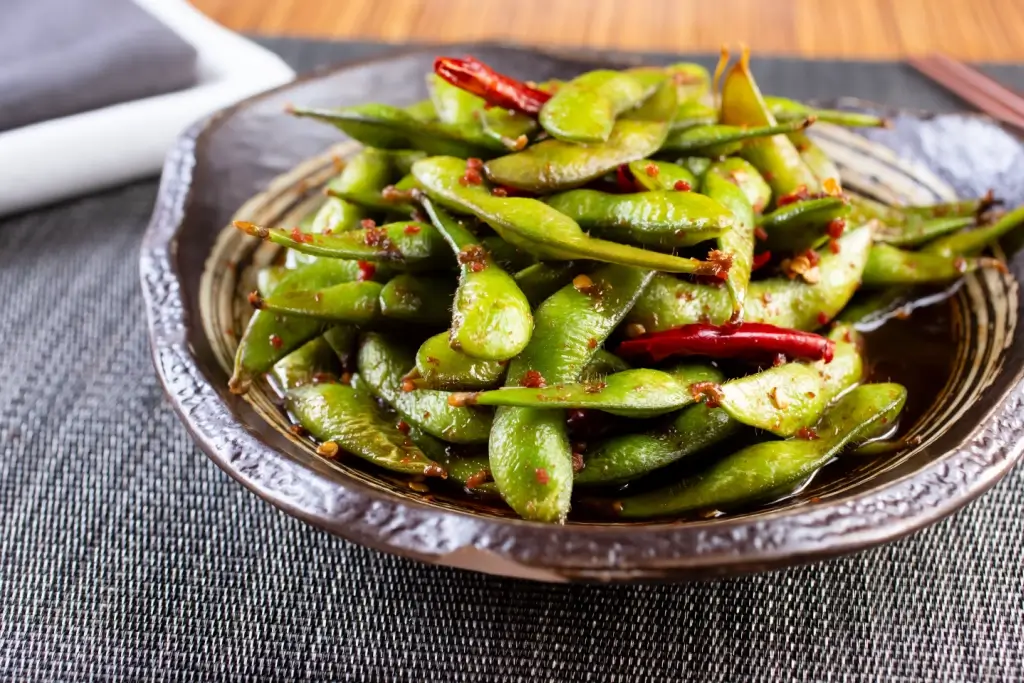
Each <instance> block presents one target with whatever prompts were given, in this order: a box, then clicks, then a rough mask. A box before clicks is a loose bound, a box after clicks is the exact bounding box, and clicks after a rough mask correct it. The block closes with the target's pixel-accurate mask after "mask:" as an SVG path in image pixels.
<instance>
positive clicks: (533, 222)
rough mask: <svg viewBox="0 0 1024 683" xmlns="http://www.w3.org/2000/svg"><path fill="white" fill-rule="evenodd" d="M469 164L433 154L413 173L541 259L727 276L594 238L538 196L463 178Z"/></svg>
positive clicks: (438, 197) (439, 197)
mask: <svg viewBox="0 0 1024 683" xmlns="http://www.w3.org/2000/svg"><path fill="white" fill-rule="evenodd" d="M465 172H466V162H465V161H463V160H462V159H456V158H454V157H433V158H430V159H424V160H423V161H419V162H416V164H414V165H413V173H414V174H415V175H416V179H417V180H419V181H420V183H421V184H422V185H423V187H424V188H426V192H427V194H428V195H429V196H430V198H431V199H433V200H434V201H436V202H438V203H439V204H441V205H443V206H445V207H447V208H449V209H451V210H453V211H456V212H459V213H471V214H473V215H475V216H476V217H477V218H479V219H480V220H482V221H484V222H486V223H487V224H488V225H490V226H491V227H492V228H494V230H495V231H496V232H497V233H498V234H499V235H501V236H502V237H503V238H504V239H505V240H506V241H507V242H509V243H511V244H512V245H514V246H516V247H518V248H520V249H523V250H524V251H528V252H530V253H532V254H534V255H535V256H537V257H539V258H546V259H552V260H562V261H565V260H571V259H575V258H584V259H592V260H596V261H606V262H609V263H618V264H621V265H629V266H637V267H641V268H655V269H659V270H664V271H668V272H676V273H693V274H706V275H710V276H712V277H721V276H724V274H725V270H726V268H725V266H724V265H723V264H722V263H720V262H716V261H699V260H697V259H692V258H682V257H678V256H672V255H670V254H661V253H657V252H653V251H647V250H645V249H640V248H637V247H632V246H629V245H625V244H618V243H615V242H608V241H605V240H600V239H595V238H592V237H590V236H588V235H587V234H586V233H584V232H583V230H582V229H580V226H579V225H578V224H577V223H576V221H574V220H572V219H571V218H569V217H568V216H566V215H565V214H563V213H561V212H559V211H557V210H556V209H553V208H552V207H550V206H548V205H547V204H545V203H543V202H541V201H538V200H536V199H526V198H522V197H496V196H494V195H492V194H491V193H490V191H489V189H488V188H487V187H485V186H484V185H482V184H481V185H475V184H471V183H470V184H467V183H463V182H460V178H462V177H463V174H464V173H465Z"/></svg>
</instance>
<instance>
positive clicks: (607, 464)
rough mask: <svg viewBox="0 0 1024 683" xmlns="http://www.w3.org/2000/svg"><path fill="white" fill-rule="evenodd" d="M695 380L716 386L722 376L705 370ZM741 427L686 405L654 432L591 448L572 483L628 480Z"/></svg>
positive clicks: (621, 437) (708, 410) (716, 412)
mask: <svg viewBox="0 0 1024 683" xmlns="http://www.w3.org/2000/svg"><path fill="white" fill-rule="evenodd" d="M694 379H695V381H699V382H706V383H710V384H718V383H720V382H721V381H722V373H721V372H720V371H719V370H717V369H715V368H711V367H705V368H704V374H703V376H699V377H698V376H695V377H694ZM740 427H741V425H740V423H738V422H736V421H735V420H733V419H732V418H731V417H729V415H728V414H727V413H726V412H725V411H724V410H722V409H721V408H711V407H709V406H708V405H707V404H704V403H698V404H696V405H691V406H687V407H686V408H683V409H682V410H680V411H679V412H678V413H676V414H675V415H674V416H672V417H670V418H668V421H667V422H666V423H664V424H663V425H661V426H659V427H657V428H655V429H651V430H648V431H645V432H641V433H637V434H622V435H618V436H613V437H611V438H609V439H605V440H603V441H599V442H597V443H596V444H594V445H592V446H591V447H590V448H588V449H587V451H586V453H585V455H584V457H583V462H584V467H583V469H582V470H581V471H579V472H577V473H576V476H575V478H574V480H573V483H574V484H579V485H580V486H600V485H607V484H621V483H624V482H627V481H631V480H633V479H636V478H638V477H641V476H643V475H645V474H647V473H648V472H652V471H654V470H656V469H659V468H661V467H665V466H666V465H670V464H671V463H673V462H675V461H677V460H679V459H680V458H684V457H686V456H687V455H690V454H692V453H696V452H698V451H700V450H703V449H704V448H707V447H709V446H711V445H713V444H715V443H718V442H720V441H723V440H725V439H727V438H729V437H730V436H732V435H733V434H735V433H737V432H738V431H739V430H740Z"/></svg>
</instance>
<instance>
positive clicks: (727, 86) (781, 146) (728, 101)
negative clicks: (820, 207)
mask: <svg viewBox="0 0 1024 683" xmlns="http://www.w3.org/2000/svg"><path fill="white" fill-rule="evenodd" d="M721 101H722V106H721V109H722V123H724V124H730V125H734V126H775V125H783V126H784V125H786V124H785V123H783V124H777V122H776V120H775V117H774V116H773V115H772V113H771V111H770V110H769V108H768V105H766V104H765V101H764V98H763V97H762V96H761V90H760V89H759V88H758V87H757V83H756V82H755V81H754V77H753V75H752V74H751V73H750V60H749V55H748V54H747V53H744V54H743V56H742V57H741V59H740V60H739V61H738V62H737V63H736V64H735V65H733V68H732V69H730V70H729V73H728V74H727V75H726V77H725V80H724V81H723V83H722V99H721ZM790 123H792V122H790ZM786 132H793V131H786ZM740 156H742V157H743V158H744V159H746V160H747V161H749V162H750V163H751V164H753V165H754V167H755V168H756V169H757V170H758V171H760V172H761V175H762V176H763V177H764V179H765V180H767V181H768V184H769V185H771V188H772V193H773V194H774V195H775V197H776V198H778V197H781V196H783V195H787V194H790V193H792V192H794V191H795V190H797V189H798V188H800V187H806V188H807V189H808V190H809V191H811V192H817V191H819V190H820V189H821V185H820V183H819V181H818V179H817V177H815V175H814V173H813V172H812V171H811V169H810V168H808V166H807V164H806V163H805V162H804V160H803V159H802V158H801V157H800V153H799V152H798V151H797V149H796V147H795V146H794V145H793V143H792V142H791V141H790V140H789V138H787V137H786V136H785V135H773V136H770V137H760V138H757V139H756V140H752V141H750V142H749V143H748V144H747V145H745V146H744V147H743V148H742V150H740Z"/></svg>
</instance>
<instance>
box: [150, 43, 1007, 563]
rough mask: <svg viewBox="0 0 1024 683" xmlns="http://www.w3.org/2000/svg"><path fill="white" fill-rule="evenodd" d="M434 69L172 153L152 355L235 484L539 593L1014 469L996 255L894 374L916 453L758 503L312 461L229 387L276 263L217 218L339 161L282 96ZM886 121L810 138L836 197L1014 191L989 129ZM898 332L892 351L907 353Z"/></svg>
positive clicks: (547, 63)
mask: <svg viewBox="0 0 1024 683" xmlns="http://www.w3.org/2000/svg"><path fill="white" fill-rule="evenodd" d="M473 51H474V53H476V54H477V55H478V56H479V57H480V58H482V59H483V60H484V61H486V62H489V63H491V64H492V65H494V66H495V67H496V68H498V69H500V70H503V71H507V72H510V73H512V74H513V75H519V76H521V77H524V78H526V77H529V78H534V79H536V80H544V79H547V78H551V77H562V78H564V77H569V76H572V75H573V74H576V73H579V72H580V71H582V70H586V69H589V68H596V67H600V66H606V65H607V62H604V63H601V62H600V61H597V60H577V59H571V58H565V57H559V56H554V55H549V54H544V53H539V52H536V51H530V50H523V49H514V48H505V47H496V46H480V47H475V48H473ZM433 57H434V54H433V52H426V51H420V52H408V53H403V54H400V55H397V56H393V57H389V58H386V59H380V60H375V61H371V62H365V63H360V64H355V65H350V66H346V67H344V68H340V69H336V70H331V71H325V72H321V73H317V74H314V75H312V76H309V77H307V78H305V79H302V80H299V81H297V82H295V83H292V84H289V85H287V86H284V87H282V88H279V89H277V90H274V91H271V92H268V93H265V94H262V95H259V96H256V97H254V98H251V99H249V100H246V101H244V102H242V103H240V104H238V105H236V106H234V107H231V108H229V109H226V110H224V111H222V112H220V113H218V114H217V115H215V116H213V117H211V118H210V119H208V120H206V121H203V122H201V123H199V124H197V125H195V126H194V127H192V128H191V129H190V130H189V131H187V132H186V133H185V134H184V135H183V136H182V137H181V138H180V139H179V140H178V142H177V144H176V146H175V147H174V149H173V151H172V152H171V154H170V155H169V158H168V160H167V164H166V166H165V169H164V174H163V180H162V183H161V187H160V193H159V197H158V200H157V204H156V208H155V211H154V214H153V218H152V222H151V224H150V227H149V230H148V232H147V234H146V237H145V241H144V244H143V249H142V262H141V272H142V284H143V288H144V291H145V296H146V302H147V313H148V321H149V331H150V338H151V342H152V350H153V357H154V361H155V364H156V367H157V370H158V372H159V374H160V378H161V380H162V382H163V384H164V387H165V389H166V392H167V395H168V397H169V399H170V401H171V403H172V405H173V406H174V408H175V410H176V411H177V412H178V414H179V415H180V416H181V419H182V420H183V422H184V423H185V425H186V426H187V428H188V430H189V431H190V432H191V434H192V436H193V437H194V438H195V439H196V441H197V443H198V444H199V445H200V446H201V447H202V449H203V450H204V451H205V452H206V453H207V454H208V455H209V456H210V457H211V458H212V459H213V460H214V461H215V462H216V463H217V464H218V465H219V466H220V467H222V468H223V469H224V470H225V471H227V472H228V473H229V474H230V475H231V476H233V477H234V478H235V479H237V480H238V481H239V482H240V483H241V484H242V485H243V486H246V487H247V488H249V489H250V490H252V491H253V492H254V493H256V494H257V495H259V496H261V497H262V498H264V499H265V500H267V501H268V502H269V503H271V504H273V505H276V506H277V507H279V508H281V509H283V510H285V511H287V512H288V513H290V514H292V515H295V516H296V517H299V518H300V519H303V520H305V521H307V522H309V523H311V524H314V525H316V526H319V527H322V528H323V529H325V530H327V531H329V532H331V533H335V534H338V535H341V536H343V537H345V538H348V539H350V540H352V541H354V542H357V543H362V544H365V545H368V546H371V547H374V548H377V549H380V550H383V551H387V552H393V553H397V554H400V555H404V556H407V557H412V558H416V559H419V560H422V561H425V562H431V563H438V564H446V565H451V566H455V567H462V568H468V569H473V570H478V571H484V572H490V573H496V574H503V575H508V576H515V577H524V578H531V579H538V580H548V581H566V580H602V581H620V580H636V579H654V578H657V579H689V578H698V577H707V576H716V575H725V574H734V573H740V572H749V571H756V570H762V569H768V568H773V567H780V566H784V565H791V564H797V563H802V562H807V561H811V560H817V559H823V558H827V557H832V556H836V555H840V554H843V553H849V552H852V551H855V550H858V549H861V548H865V547H868V546H871V545H874V544H877V543H881V542H885V541H889V540H892V539H894V538H897V537H900V536H902V535H904V534H907V533H909V532H911V531H913V530H915V529H918V528H920V527H922V526H924V525H926V524H930V523H932V522H934V521H936V520H938V519H940V518H941V517H943V516H944V515H947V514H949V513H950V512H952V511H954V510H956V509H957V508H959V507H961V506H963V505H964V504H966V503H967V502H968V501H970V500H971V499H972V498H974V497H975V496H977V495H978V494H980V493H981V492H982V491H984V490H985V489H987V488H988V487H990V486H991V485H992V484H993V483H994V482H995V481H997V480H998V479H999V478H1000V477H1001V476H1002V475H1003V474H1004V473H1005V472H1006V471H1007V470H1008V469H1009V468H1010V466H1011V465H1012V464H1013V463H1014V461H1015V460H1017V459H1018V458H1019V456H1020V452H1021V444H1022V436H1024V425H1022V422H1021V400H1022V387H1021V360H1022V358H1024V334H1022V332H1021V330H1020V329H1019V325H1018V318H1019V315H1020V306H1021V302H1020V297H1019V296H1018V285H1017V281H1018V279H1019V278H1020V277H1021V275H1022V271H1024V258H1018V259H1015V260H1013V261H1012V262H1011V264H1010V265H1011V268H1010V270H1011V273H1010V274H1007V275H1004V274H1000V273H998V272H995V271H986V272H984V273H982V274H979V275H974V276H970V277H968V278H966V279H965V281H964V282H963V284H962V286H960V287H959V289H958V291H957V293H956V294H955V295H954V297H953V298H952V300H951V302H950V303H949V304H948V305H947V307H946V308H945V309H944V310H945V313H944V315H943V317H941V320H942V321H944V322H942V324H943V325H946V326H947V327H946V328H944V329H945V330H946V331H947V332H948V339H949V342H948V344H949V347H948V348H944V349H941V350H942V354H940V355H942V357H943V358H944V359H945V360H944V361H943V363H942V364H940V367H939V368H938V369H937V370H936V369H933V368H931V367H929V366H928V365H927V364H925V365H915V366H913V367H915V368H918V374H920V375H922V377H921V379H922V380H923V381H924V386H928V387H930V388H929V389H928V390H927V391H918V392H917V395H916V397H915V396H914V394H912V400H914V401H917V402H918V404H919V405H918V407H917V409H916V413H917V418H916V420H915V423H914V424H913V426H912V427H911V434H913V435H916V436H918V437H920V439H921V441H920V444H919V445H918V446H916V447H914V448H913V449H911V450H907V451H904V452H901V453H899V454H897V455H895V456H893V455H888V456H882V457H875V458H863V459H860V460H856V461H854V462H853V464H847V465H845V466H843V467H842V468H841V469H835V470H828V468H826V470H828V471H829V472H830V474H829V476H823V477H820V478H819V479H816V480H815V481H814V482H812V484H811V485H810V486H808V487H807V488H806V489H804V490H803V491H802V492H801V493H799V494H798V495H796V496H794V497H792V498H789V499H787V500H785V501H783V502H780V503H778V504H775V505H772V506H767V507H764V508H759V509H757V510H753V511H750V512H747V513H743V514H732V515H729V516H724V517H720V518H714V519H706V520H699V519H698V520H689V521H667V522H665V521H660V522H650V523H643V524H637V523H603V522H602V523H598V522H594V523H570V524H567V525H565V526H551V525H544V524H537V523H531V522H526V521H522V520H519V519H515V518H512V517H511V516H509V515H508V514H503V513H502V512H501V510H500V509H497V508H490V507H486V506H475V505H473V506H470V505H467V504H466V503H465V502H464V501H462V500H460V499H458V498H448V497H446V496H444V495H440V494H436V493H433V492H432V493H430V494H423V493H418V492H416V491H414V490H412V489H410V488H409V487H408V486H407V485H406V483H405V482H404V481H402V480H401V479H395V478H391V477H388V476H386V475H384V474H382V473H381V472H379V471H375V470H373V469H371V468H368V467H364V466H361V465H360V464H358V463H352V460H354V459H340V460H335V461H328V460H325V459H323V458H321V457H319V456H317V455H316V453H315V451H314V449H313V448H312V447H311V445H310V443H309V442H307V441H303V440H301V439H298V438H296V437H295V436H294V435H292V434H291V433H290V432H289V431H288V429H287V427H288V423H287V421H286V419H285V417H284V415H283V414H282V412H281V411H280V409H279V407H278V405H277V403H276V402H275V401H274V400H273V397H272V395H271V394H270V392H269V391H267V390H266V388H265V387H262V386H257V387H256V388H255V389H254V390H253V391H252V392H250V394H248V395H247V396H246V397H239V396H234V395H232V394H231V393H230V392H229V391H228V390H227V379H228V374H229V367H230V362H231V358H232V355H233V353H234V348H235V345H236V344H237V336H238V334H239V332H240V330H241V329H242V324H243V322H244V316H245V315H246V313H247V311H246V308H245V306H244V305H243V303H242V298H243V297H242V296H241V295H242V294H243V293H244V292H246V291H248V290H249V289H251V288H252V277H253V271H254V268H255V267H257V266H259V265H260V264H263V263H266V262H267V261H268V260H269V259H271V258H272V257H273V250H272V249H271V248H270V247H269V246H268V245H262V244H259V243H257V241H256V240H253V239H251V238H248V237H246V236H244V235H242V234H241V233H239V232H238V231H236V230H233V229H230V228H229V227H227V226H228V225H229V223H230V221H231V220H232V219H233V218H236V217H237V218H244V219H246V220H254V221H257V222H260V223H264V224H269V225H271V226H273V225H294V224H295V223H296V222H297V219H298V217H300V216H301V215H302V214H303V213H305V212H306V211H308V210H309V209H310V208H312V207H314V206H315V205H316V203H317V202H319V201H321V200H322V196H321V194H320V192H319V189H320V187H321V186H322V185H323V183H324V182H325V181H326V180H327V179H328V178H329V177H330V176H331V175H332V174H333V173H335V172H336V167H337V165H338V164H339V163H343V161H344V157H345V156H346V155H348V154H350V153H351V152H352V150H353V149H354V145H353V144H352V143H351V142H346V141H344V140H343V138H342V136H341V135H340V134H339V133H337V132H335V131H334V130H333V129H331V128H330V127H327V126H323V125H318V124H315V123H313V122H310V121H306V120H299V119H295V118H292V117H289V116H286V115H284V114H283V113H282V110H283V108H284V106H285V105H286V104H287V103H289V102H301V103H303V104H310V105H346V104H356V103H359V102H364V101H371V100H372V101H383V102H388V103H392V104H398V105H404V104H409V103H411V102H413V101H415V100H417V99H419V98H421V97H423V96H424V95H425V91H424V85H423V74H425V73H427V72H428V71H429V69H430V64H431V62H432V59H433ZM840 104H845V105H851V104H852V105H854V106H863V105H862V104H858V103H850V102H846V103H840ZM892 114H893V120H894V124H895V125H894V126H893V127H892V128H891V129H889V130H878V131H871V132H870V133H868V135H869V136H870V137H862V136H861V135H859V134H857V133H854V132H851V131H847V130H843V129H838V128H832V127H828V126H821V125H819V126H815V128H814V129H813V130H814V132H815V135H816V136H817V139H818V141H819V143H820V144H821V145H822V146H824V147H826V148H827V151H828V152H829V153H830V154H832V155H833V156H834V158H835V159H836V160H837V161H838V163H839V165H840V168H841V171H842V173H843V177H844V181H845V182H846V183H847V184H848V185H850V186H854V187H857V188H859V189H862V190H865V191H868V192H871V193H872V194H874V195H876V196H878V197H880V198H883V199H888V200H891V201H902V202H915V203H926V202H935V201H943V200H949V199H952V198H955V197H956V196H957V194H958V193H959V194H961V195H965V196H966V195H978V194H981V193H983V192H984V191H985V190H986V189H988V188H990V187H992V188H994V189H995V190H996V191H997V193H1001V192H1002V193H1006V192H1012V191H1013V189H1012V188H1010V187H1009V185H1008V183H1009V182H1010V181H1009V180H1008V179H1009V178H1011V177H1012V169H1013V168H1014V167H1016V168H1024V150H1022V149H1021V147H1020V145H1019V144H1018V142H1017V141H1016V140H1015V139H1013V138H1012V137H1011V136H1009V135H1008V134H1007V133H1005V132H1004V131H1003V130H1002V129H1000V128H999V127H997V126H995V125H994V124H992V123H991V122H989V121H988V120H986V119H983V118H981V117H976V116H965V115H945V116H927V115H922V114H908V113H900V112H892ZM1011 199H1014V200H1015V201H1020V199H1021V198H1019V197H1011ZM913 320H915V318H912V319H911V321H913ZM910 340H911V344H904V346H906V348H899V349H895V350H894V351H895V353H890V354H889V355H890V356H891V358H896V359H899V358H905V357H907V355H908V354H912V355H914V358H915V361H917V360H919V358H918V356H919V355H920V354H921V353H922V352H921V350H920V349H916V348H913V346H912V341H913V335H911V336H910ZM900 354H904V355H902V356H901V355H900ZM890 362H891V361H890ZM923 375H928V376H927V377H923ZM830 467H831V466H830Z"/></svg>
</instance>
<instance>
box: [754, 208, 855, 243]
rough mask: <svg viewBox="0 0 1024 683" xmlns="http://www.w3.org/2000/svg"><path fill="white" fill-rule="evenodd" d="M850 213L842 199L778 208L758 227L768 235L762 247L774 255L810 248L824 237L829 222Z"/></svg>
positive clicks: (762, 218) (764, 218) (764, 217)
mask: <svg viewBox="0 0 1024 683" xmlns="http://www.w3.org/2000/svg"><path fill="white" fill-rule="evenodd" d="M849 212H850V207H849V206H848V205H847V204H846V202H844V201H843V199H842V198H841V197H819V198H817V199H805V200H802V201H797V202H793V203H791V204H786V205H785V206H780V207H779V208H777V209H775V210H774V211H772V212H771V213H767V214H765V215H764V216H762V217H761V221H760V225H761V228H762V229H763V230H764V231H765V233H766V234H767V236H768V239H767V240H765V242H764V246H765V247H766V248H767V249H768V250H769V251H772V252H773V253H782V252H787V251H788V252H798V251H803V250H804V249H810V248H811V247H814V246H816V245H817V244H819V243H820V242H822V241H823V240H824V239H826V238H827V231H828V226H829V223H831V222H832V221H834V220H839V219H842V218H843V217H845V216H846V215H847V214H848V213H849Z"/></svg>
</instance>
